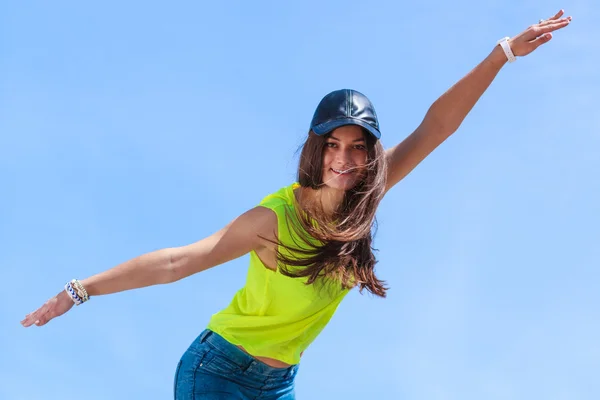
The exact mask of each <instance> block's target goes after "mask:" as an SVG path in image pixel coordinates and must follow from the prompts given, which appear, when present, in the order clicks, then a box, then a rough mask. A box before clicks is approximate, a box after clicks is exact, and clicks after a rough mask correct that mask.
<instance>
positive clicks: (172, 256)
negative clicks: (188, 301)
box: [160, 248, 182, 284]
mask: <svg viewBox="0 0 600 400" xmlns="http://www.w3.org/2000/svg"><path fill="white" fill-rule="evenodd" d="M181 264H182V256H181V251H179V250H178V249H176V248H170V249H165V258H164V264H163V268H161V274H160V283H161V284H167V283H173V282H177V281H178V280H180V279H181V278H182V276H180V273H181V269H182V268H181Z"/></svg>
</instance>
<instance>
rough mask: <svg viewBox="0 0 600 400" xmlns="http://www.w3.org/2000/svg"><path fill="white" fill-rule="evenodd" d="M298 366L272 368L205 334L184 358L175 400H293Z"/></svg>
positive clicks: (218, 337)
mask: <svg viewBox="0 0 600 400" xmlns="http://www.w3.org/2000/svg"><path fill="white" fill-rule="evenodd" d="M297 371H298V366H297V365H293V366H291V367H289V368H273V367H270V366H268V365H266V364H264V363H262V362H260V361H258V360H256V359H255V358H254V357H252V356H250V355H249V354H246V353H245V352H244V351H242V350H240V349H239V348H238V347H237V346H235V345H233V344H231V343H229V342H228V341H227V340H225V339H224V338H223V337H222V336H220V335H218V334H216V333H214V332H212V331H210V330H208V329H207V330H205V331H204V332H202V333H201V334H200V336H198V338H196V340H194V342H193V343H192V344H191V345H190V347H189V348H188V349H187V351H186V352H185V353H184V354H183V356H182V357H181V360H180V361H179V364H178V365H177V370H176V372H175V388H174V392H175V393H174V395H175V399H176V400H196V399H203V400H224V399H236V400H246V399H264V400H275V399H277V400H294V399H295V395H294V379H295V377H296V373H297Z"/></svg>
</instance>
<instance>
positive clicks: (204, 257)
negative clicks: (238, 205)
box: [21, 207, 277, 327]
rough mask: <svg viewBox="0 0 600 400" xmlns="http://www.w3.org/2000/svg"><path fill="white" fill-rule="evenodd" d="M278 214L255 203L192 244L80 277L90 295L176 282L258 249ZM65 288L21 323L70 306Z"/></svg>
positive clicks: (37, 321)
mask: <svg viewBox="0 0 600 400" xmlns="http://www.w3.org/2000/svg"><path fill="white" fill-rule="evenodd" d="M276 229H277V217H276V215H275V213H273V211H271V210H269V209H267V208H264V207H256V208H253V209H251V210H249V211H247V212H245V213H244V214H242V215H240V216H239V217H238V218H236V219H235V220H233V221H232V222H231V223H229V224H228V225H227V226H225V227H224V228H223V229H221V230H219V231H218V232H216V233H214V234H212V235H211V236H208V237H207V238H205V239H202V240H200V241H198V242H196V243H193V244H190V245H187V246H182V247H175V248H166V249H162V250H157V251H153V252H151V253H148V254H144V255H141V256H139V257H136V258H133V259H131V260H129V261H126V262H124V263H122V264H120V265H117V266H116V267H114V268H111V269H109V270H107V271H104V272H101V273H99V274H97V275H94V276H92V277H90V278H87V279H84V280H82V281H81V283H82V285H83V287H84V288H85V289H86V291H87V293H88V294H89V296H90V297H93V296H99V295H105V294H110V293H116V292H122V291H125V290H131V289H137V288H142V287H146V286H152V285H158V284H165V283H171V282H175V281H177V280H180V279H182V278H185V277H187V276H190V275H192V274H195V273H198V272H201V271H204V270H207V269H209V268H212V267H214V266H217V265H220V264H223V263H225V262H227V261H230V260H233V259H235V258H238V257H240V256H242V255H244V254H247V253H249V252H250V251H252V250H258V249H260V248H262V247H263V246H264V245H265V244H266V243H265V242H264V239H260V238H259V236H262V237H265V238H267V239H272V238H274V232H276ZM73 304H74V303H73V301H72V300H71V298H70V297H69V296H68V295H67V294H66V292H65V291H61V292H59V293H58V294H57V295H56V296H54V297H52V298H51V299H50V300H48V301H47V302H46V303H45V304H44V305H43V306H42V307H40V308H39V309H38V310H36V311H34V312H33V313H31V314H28V315H27V316H26V317H25V319H24V320H23V321H21V324H22V325H23V326H25V327H28V326H31V325H33V324H35V325H37V326H42V325H45V324H46V323H48V321H50V320H51V319H53V318H55V317H58V316H60V315H62V314H64V313H65V312H67V311H68V310H70V309H71V308H72V307H73Z"/></svg>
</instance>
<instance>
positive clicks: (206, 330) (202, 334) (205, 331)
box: [199, 329, 213, 343]
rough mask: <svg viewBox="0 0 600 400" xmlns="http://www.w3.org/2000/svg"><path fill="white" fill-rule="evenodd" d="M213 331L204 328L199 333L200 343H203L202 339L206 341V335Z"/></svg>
mask: <svg viewBox="0 0 600 400" xmlns="http://www.w3.org/2000/svg"><path fill="white" fill-rule="evenodd" d="M212 333H213V332H212V331H211V330H210V329H205V330H204V331H203V332H202V333H201V334H200V340H199V341H200V343H204V341H206V339H208V337H209V336H210V335H211V334H212Z"/></svg>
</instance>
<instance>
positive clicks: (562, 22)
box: [539, 17, 572, 35]
mask: <svg viewBox="0 0 600 400" xmlns="http://www.w3.org/2000/svg"><path fill="white" fill-rule="evenodd" d="M571 20H572V18H571V17H567V18H562V19H559V20H556V21H553V22H552V23H550V24H548V25H544V26H541V27H540V28H539V34H540V35H541V34H542V33H546V32H553V31H555V30H558V29H562V28H564V27H565V26H567V25H569V24H570V23H571Z"/></svg>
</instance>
